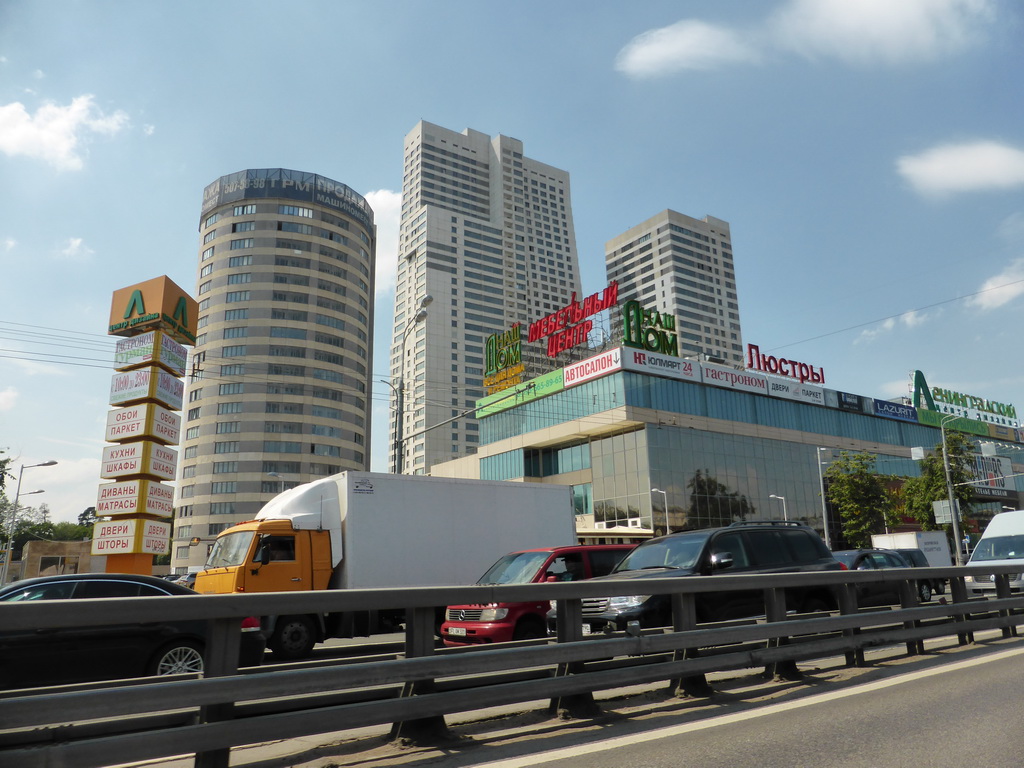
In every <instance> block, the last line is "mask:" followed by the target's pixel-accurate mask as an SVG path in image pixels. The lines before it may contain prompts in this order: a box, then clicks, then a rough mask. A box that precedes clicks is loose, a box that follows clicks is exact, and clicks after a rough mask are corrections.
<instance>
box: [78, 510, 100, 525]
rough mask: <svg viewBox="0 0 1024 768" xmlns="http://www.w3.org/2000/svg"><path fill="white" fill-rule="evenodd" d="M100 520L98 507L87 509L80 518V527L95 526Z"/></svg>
mask: <svg viewBox="0 0 1024 768" xmlns="http://www.w3.org/2000/svg"><path fill="white" fill-rule="evenodd" d="M97 520H99V518H98V517H97V516H96V507H86V508H85V511H83V512H82V514H80V515H79V516H78V524H79V525H88V526H90V527H91V526H93V525H95V524H96V521H97Z"/></svg>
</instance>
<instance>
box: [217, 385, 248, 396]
mask: <svg viewBox="0 0 1024 768" xmlns="http://www.w3.org/2000/svg"><path fill="white" fill-rule="evenodd" d="M244 387H245V385H244V384H242V383H241V382H238V383H235V384H221V385H220V387H219V388H218V390H217V394H219V395H240V394H242V393H243V392H244V391H245V389H244Z"/></svg>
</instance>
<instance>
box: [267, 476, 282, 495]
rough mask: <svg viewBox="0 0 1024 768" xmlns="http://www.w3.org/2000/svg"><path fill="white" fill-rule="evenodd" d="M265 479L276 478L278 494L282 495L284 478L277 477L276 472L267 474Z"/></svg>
mask: <svg viewBox="0 0 1024 768" xmlns="http://www.w3.org/2000/svg"><path fill="white" fill-rule="evenodd" d="M267 477H274V478H277V482H278V483H279V485H280V490H279V491H278V493H284V477H282V476H281V475H279V474H278V473H277V472H267Z"/></svg>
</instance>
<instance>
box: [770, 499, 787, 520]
mask: <svg viewBox="0 0 1024 768" xmlns="http://www.w3.org/2000/svg"><path fill="white" fill-rule="evenodd" d="M768 498H769V499H778V500H779V501H781V502H782V519H783V520H787V521H788V520H789V515H788V514H786V497H785V496H776V495H775V494H774V493H769V494H768Z"/></svg>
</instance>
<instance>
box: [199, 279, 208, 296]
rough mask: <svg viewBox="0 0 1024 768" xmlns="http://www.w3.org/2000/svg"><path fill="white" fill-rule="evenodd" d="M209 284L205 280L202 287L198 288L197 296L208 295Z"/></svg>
mask: <svg viewBox="0 0 1024 768" xmlns="http://www.w3.org/2000/svg"><path fill="white" fill-rule="evenodd" d="M210 283H211V281H210V280H207V281H206V282H205V283H203V284H202V285H200V286H199V295H200V296H202V295H203V294H204V293H209V292H210Z"/></svg>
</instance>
